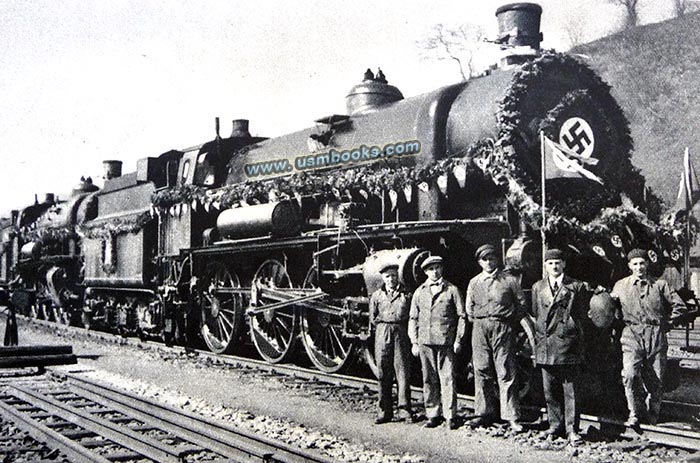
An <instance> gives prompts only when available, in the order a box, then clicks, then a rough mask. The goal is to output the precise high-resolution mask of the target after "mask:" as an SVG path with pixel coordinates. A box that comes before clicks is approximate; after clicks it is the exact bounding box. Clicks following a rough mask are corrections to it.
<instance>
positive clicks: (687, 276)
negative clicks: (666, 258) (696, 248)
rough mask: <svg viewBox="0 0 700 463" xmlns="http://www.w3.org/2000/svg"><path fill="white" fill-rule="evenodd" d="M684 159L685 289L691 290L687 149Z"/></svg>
mask: <svg viewBox="0 0 700 463" xmlns="http://www.w3.org/2000/svg"><path fill="white" fill-rule="evenodd" d="M684 154H685V156H684V159H683V182H684V183H685V185H684V186H685V188H684V193H685V246H683V287H685V288H690V211H691V210H692V206H691V204H690V203H691V201H692V198H691V191H690V189H691V188H692V183H691V178H690V152H689V150H688V147H687V146H686V147H685V153H684Z"/></svg>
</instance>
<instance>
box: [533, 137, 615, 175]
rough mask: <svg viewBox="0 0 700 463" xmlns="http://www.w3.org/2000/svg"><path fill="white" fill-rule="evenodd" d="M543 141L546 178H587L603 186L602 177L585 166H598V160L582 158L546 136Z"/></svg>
mask: <svg viewBox="0 0 700 463" xmlns="http://www.w3.org/2000/svg"><path fill="white" fill-rule="evenodd" d="M542 139H543V140H544V147H543V152H544V154H543V155H544V157H545V172H546V178H560V177H569V178H579V177H585V178H587V179H589V180H593V181H596V182H598V183H600V184H601V185H602V184H603V180H601V178H600V177H598V176H597V175H595V174H594V173H593V172H591V171H589V170H588V169H586V168H585V167H584V165H590V166H595V165H597V164H598V160H597V159H596V158H591V157H584V156H581V155H580V154H578V153H576V152H575V151H572V150H570V149H568V148H566V147H565V146H563V145H560V144H559V143H556V142H554V141H552V140H550V139H549V138H547V137H545V136H543V137H542Z"/></svg>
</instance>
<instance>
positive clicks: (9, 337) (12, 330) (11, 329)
mask: <svg viewBox="0 0 700 463" xmlns="http://www.w3.org/2000/svg"><path fill="white" fill-rule="evenodd" d="M17 343H18V342H17V317H16V316H15V308H14V307H13V306H8V307H7V324H6V325H5V339H4V343H3V344H4V345H6V346H16V345H17Z"/></svg>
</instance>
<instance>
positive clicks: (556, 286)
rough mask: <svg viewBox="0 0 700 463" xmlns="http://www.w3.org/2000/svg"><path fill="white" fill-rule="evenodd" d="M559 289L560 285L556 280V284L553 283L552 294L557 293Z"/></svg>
mask: <svg viewBox="0 0 700 463" xmlns="http://www.w3.org/2000/svg"><path fill="white" fill-rule="evenodd" d="M557 291H559V285H558V284H557V282H556V280H555V281H554V284H553V285H552V294H557Z"/></svg>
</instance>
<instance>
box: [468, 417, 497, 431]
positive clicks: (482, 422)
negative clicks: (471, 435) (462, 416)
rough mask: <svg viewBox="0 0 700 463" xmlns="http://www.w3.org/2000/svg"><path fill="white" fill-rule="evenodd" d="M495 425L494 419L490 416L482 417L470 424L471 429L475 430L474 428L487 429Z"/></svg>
mask: <svg viewBox="0 0 700 463" xmlns="http://www.w3.org/2000/svg"><path fill="white" fill-rule="evenodd" d="M492 423H493V419H492V418H491V417H489V416H480V417H478V418H474V419H473V420H471V421H470V422H469V427H470V428H472V429H474V428H487V427H489V426H491V424H492Z"/></svg>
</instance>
